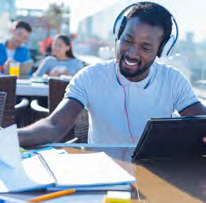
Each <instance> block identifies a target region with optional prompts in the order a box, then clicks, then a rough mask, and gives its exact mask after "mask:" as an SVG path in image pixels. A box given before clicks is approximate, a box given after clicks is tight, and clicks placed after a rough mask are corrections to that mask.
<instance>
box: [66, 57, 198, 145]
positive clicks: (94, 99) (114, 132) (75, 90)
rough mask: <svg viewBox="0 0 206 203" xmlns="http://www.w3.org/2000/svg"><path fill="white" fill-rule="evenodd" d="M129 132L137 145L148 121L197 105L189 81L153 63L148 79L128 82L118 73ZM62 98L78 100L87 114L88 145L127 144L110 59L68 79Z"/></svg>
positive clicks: (120, 93) (122, 104)
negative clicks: (125, 104)
mask: <svg viewBox="0 0 206 203" xmlns="http://www.w3.org/2000/svg"><path fill="white" fill-rule="evenodd" d="M119 75H120V80H121V83H122V84H123V85H124V87H125V90H126V95H127V97H126V101H127V111H128V117H129V122H130V127H131V132H132V134H133V137H134V139H135V143H137V142H138V140H139V138H140V136H141V134H142V132H143V130H144V127H145V125H146V122H147V120H148V118H160V117H170V116H171V114H172V113H173V112H174V111H175V110H177V111H179V112H180V111H181V110H183V109H184V108H186V107H188V106H190V105H192V104H194V103H196V102H198V99H197V97H196V95H195V94H194V92H193V90H192V87H191V85H190V83H189V81H188V80H187V79H186V78H185V77H184V76H183V75H182V74H181V73H180V71H178V70H177V69H174V68H171V67H167V66H165V65H162V64H158V63H156V62H155V63H153V65H152V66H151V67H150V71H149V74H148V76H147V77H146V78H145V79H144V80H142V81H140V82H131V81H129V80H127V79H126V78H125V77H124V76H123V75H121V73H119ZM65 98H74V99H76V100H78V101H80V102H81V103H82V104H83V106H84V107H85V108H86V109H87V110H88V112H89V134H88V142H89V143H116V144H117V143H119V144H120V143H121V144H126V143H128V144H131V143H132V139H131V136H130V134H129V130H128V124H127V117H126V113H125V107H124V91H123V88H122V86H121V85H120V84H119V82H118V79H117V74H116V65H115V61H114V60H110V61H106V62H103V63H100V64H96V65H94V66H89V67H85V68H83V69H82V70H81V71H80V72H78V73H77V74H76V75H75V77H73V79H72V80H71V82H70V84H69V86H68V87H67V89H66V93H65Z"/></svg>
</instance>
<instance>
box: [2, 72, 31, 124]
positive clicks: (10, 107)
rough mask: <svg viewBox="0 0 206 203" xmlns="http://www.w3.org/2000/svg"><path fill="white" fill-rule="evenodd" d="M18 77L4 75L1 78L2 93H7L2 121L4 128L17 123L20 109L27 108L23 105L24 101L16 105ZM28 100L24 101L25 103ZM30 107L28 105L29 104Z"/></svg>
mask: <svg viewBox="0 0 206 203" xmlns="http://www.w3.org/2000/svg"><path fill="white" fill-rule="evenodd" d="M16 80H17V77H16V76H9V75H2V76H0V92H5V93H6V94H7V96H6V102H5V107H4V117H3V119H2V127H7V126H9V125H12V124H14V123H16V120H15V117H16V116H15V114H16V111H18V110H19V109H20V108H21V109H23V108H24V107H26V104H25V103H23V100H22V101H21V102H20V103H19V104H17V105H15V104H16ZM25 100H26V99H24V101H25ZM27 105H28V103H27Z"/></svg>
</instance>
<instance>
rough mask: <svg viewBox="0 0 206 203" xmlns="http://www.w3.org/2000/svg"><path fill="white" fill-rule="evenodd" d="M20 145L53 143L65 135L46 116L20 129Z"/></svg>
mask: <svg viewBox="0 0 206 203" xmlns="http://www.w3.org/2000/svg"><path fill="white" fill-rule="evenodd" d="M18 136H19V142H20V146H22V147H27V146H34V145H39V144H45V143H51V142H54V141H56V140H58V139H60V138H61V137H62V136H63V135H62V132H61V131H60V130H59V128H58V127H57V126H55V125H54V124H52V122H51V121H50V120H49V119H48V118H46V119H42V120H40V121H38V122H36V123H34V124H32V125H30V126H28V127H25V128H21V129H18Z"/></svg>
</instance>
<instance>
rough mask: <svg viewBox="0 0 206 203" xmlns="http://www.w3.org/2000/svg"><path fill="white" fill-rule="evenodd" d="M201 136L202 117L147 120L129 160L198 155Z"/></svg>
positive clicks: (205, 124)
mask: <svg viewBox="0 0 206 203" xmlns="http://www.w3.org/2000/svg"><path fill="white" fill-rule="evenodd" d="M204 137H205V138H206V116H200V117H178V118H162V119H149V120H148V122H147V124H146V126H145V129H144V131H143V134H142V136H141V138H140V140H139V142H138V144H137V146H136V148H135V151H134V153H133V156H132V160H133V161H137V160H141V159H165V158H166V159H167V158H182V157H201V156H202V155H204V154H206V143H204V142H203V138H204Z"/></svg>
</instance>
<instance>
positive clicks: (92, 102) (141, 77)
mask: <svg viewBox="0 0 206 203" xmlns="http://www.w3.org/2000/svg"><path fill="white" fill-rule="evenodd" d="M171 29H172V20H171V14H170V13H169V12H168V11H167V10H166V9H165V8H163V7H161V6H160V5H157V4H154V3H139V4H138V5H137V6H134V7H133V9H132V10H131V11H130V12H129V14H128V16H127V22H126V25H125V28H124V30H123V31H122V33H121V34H120V36H119V37H118V39H117V60H116V61H115V60H111V61H107V62H104V63H102V64H96V65H94V66H90V67H86V68H84V69H82V70H81V71H80V72H79V73H77V75H76V76H75V77H74V78H73V79H72V81H71V83H70V85H69V86H68V87H67V89H66V94H65V98H64V99H63V100H62V102H61V103H60V104H59V106H58V107H57V109H56V110H55V111H54V113H52V114H51V115H50V116H49V117H47V118H46V119H43V120H41V121H39V122H37V123H35V124H33V125H31V126H29V127H26V128H24V129H20V130H19V139H20V144H21V145H22V146H29V145H37V144H43V143H48V142H55V141H58V140H60V139H62V138H63V137H64V136H65V135H66V133H67V132H68V131H69V129H71V127H72V125H73V123H74V120H75V118H76V117H77V115H78V114H79V113H80V111H81V110H82V109H83V108H86V109H87V110H88V112H89V125H90V126H89V134H88V142H89V143H132V142H133V140H134V142H135V143H137V142H138V140H139V138H140V136H141V133H142V131H143V129H144V127H145V124H146V122H147V119H148V118H149V117H170V116H171V114H172V113H173V112H174V111H175V110H177V111H178V112H179V113H180V114H181V115H182V116H193V115H202V114H206V109H205V107H204V106H203V105H202V104H201V103H200V102H199V101H198V99H197V97H196V96H195V94H194V92H193V90H192V88H191V85H190V83H189V82H188V80H187V79H186V78H185V77H184V76H183V75H182V74H181V73H180V72H179V71H178V70H176V69H173V68H169V67H167V66H165V65H160V64H158V63H156V62H154V60H155V58H156V56H157V55H158V52H159V49H160V47H161V45H162V43H163V42H164V41H165V40H168V39H169V37H170V35H171Z"/></svg>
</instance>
